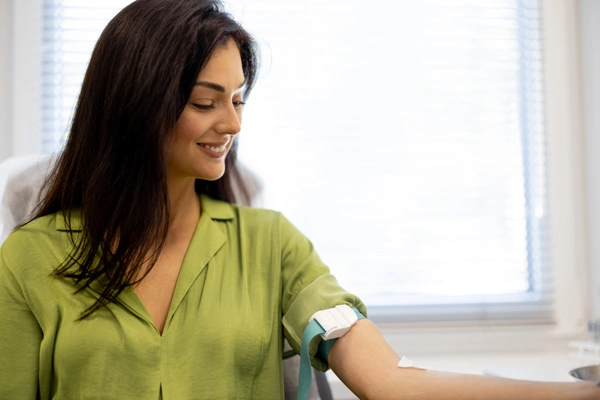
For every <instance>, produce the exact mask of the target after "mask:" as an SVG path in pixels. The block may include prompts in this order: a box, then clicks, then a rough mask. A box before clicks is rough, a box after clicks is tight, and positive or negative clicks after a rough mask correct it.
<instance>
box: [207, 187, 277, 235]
mask: <svg viewBox="0 0 600 400" xmlns="http://www.w3.org/2000/svg"><path fill="white" fill-rule="evenodd" d="M201 204H202V210H203V212H206V213H207V214H208V215H209V216H210V217H211V218H212V219H213V220H222V221H230V222H231V223H234V224H236V225H239V226H240V227H242V228H244V229H260V228H268V227H271V228H272V227H277V226H279V224H280V221H281V220H282V219H285V218H284V217H283V216H282V215H281V213H280V212H278V211H275V210H269V209H265V208H254V207H247V206H242V205H239V204H233V203H227V202H225V201H221V200H215V199H213V198H211V197H208V196H206V195H201Z"/></svg>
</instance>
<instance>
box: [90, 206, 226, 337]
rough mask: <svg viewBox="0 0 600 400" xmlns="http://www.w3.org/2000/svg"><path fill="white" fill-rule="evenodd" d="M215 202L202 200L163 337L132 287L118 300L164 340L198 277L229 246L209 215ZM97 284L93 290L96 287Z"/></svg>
mask: <svg viewBox="0 0 600 400" xmlns="http://www.w3.org/2000/svg"><path fill="white" fill-rule="evenodd" d="M211 202H212V199H210V198H207V197H204V196H200V204H201V214H200V218H199V219H198V223H197V224H196V228H195V230H194V233H193V234H192V238H191V240H190V243H189V245H188V248H187V250H186V252H185V255H184V257H183V261H182V263H181V268H180V270H179V274H178V276H177V282H176V284H175V289H174V291H173V297H172V298H171V304H170V305H169V312H168V313H167V318H166V320H165V325H164V327H163V331H162V334H161V332H160V331H159V330H158V328H157V326H156V324H155V322H154V320H153V318H152V316H151V315H150V313H149V312H148V310H147V309H146V306H145V305H144V303H143V302H142V300H141V299H140V297H139V296H138V295H137V293H136V292H135V289H134V288H133V287H132V286H128V287H126V288H125V289H124V290H123V292H121V294H120V295H119V297H118V301H119V302H120V303H122V304H123V306H125V307H126V308H128V309H129V310H130V311H131V312H133V313H134V314H136V315H137V316H138V317H140V318H142V319H143V320H145V321H146V322H147V323H149V324H150V325H151V326H152V327H153V328H154V330H155V331H156V333H157V334H158V335H160V336H161V337H162V336H165V334H167V332H168V329H169V325H170V323H171V320H172V318H173V315H174V314H175V312H176V311H177V309H178V308H179V306H180V305H181V302H182V301H183V299H184V298H185V296H186V294H187V293H188V291H189V290H190V288H191V287H192V285H193V284H194V282H195V281H196V279H197V278H198V276H199V275H200V274H201V273H202V271H203V270H204V269H205V268H206V267H207V265H208V263H209V261H210V259H211V258H213V256H214V255H215V254H216V253H217V251H219V249H220V248H221V247H222V246H223V245H224V244H225V242H226V239H227V238H226V235H225V234H224V233H223V232H222V230H221V229H220V228H219V226H218V222H215V221H214V220H213V217H211V215H210V213H209V212H207V208H206V206H209V203H211ZM95 283H97V281H95V282H93V284H95ZM93 284H92V285H90V286H96V285H93ZM92 289H94V288H92ZM94 290H96V289H94ZM96 291H97V290H96Z"/></svg>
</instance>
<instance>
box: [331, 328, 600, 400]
mask: <svg viewBox="0 0 600 400" xmlns="http://www.w3.org/2000/svg"><path fill="white" fill-rule="evenodd" d="M328 361H329V365H330V366H331V369H332V370H333V371H334V372H335V373H336V375H337V376H338V377H339V378H340V379H341V380H342V381H343V382H344V383H345V384H346V386H348V388H350V390H352V391H353V392H354V393H355V394H356V395H357V396H358V397H359V398H361V399H410V400H419V399H436V400H455V399H456V400H468V399H487V400H496V399H497V400H506V399H511V400H517V399H523V400H525V399H527V400H536V399H540V400H542V399H543V400H552V399H561V400H570V399H573V400H576V399H582V400H583V399H599V400H600V387H598V385H597V384H596V383H593V382H572V383H559V382H556V383H554V382H534V381H522V380H515V379H506V378H498V377H491V376H482V375H468V374H455V373H448V372H439V371H429V370H426V369H420V368H399V367H398V366H397V365H398V362H399V361H400V358H399V357H398V356H397V355H396V353H395V352H394V350H392V348H391V347H390V346H389V345H388V344H387V342H386V341H385V340H384V338H383V336H382V335H381V333H380V332H379V330H378V329H377V327H376V326H375V325H374V324H373V323H372V322H371V321H369V320H366V319H365V320H361V321H358V323H357V324H356V325H355V326H354V327H352V329H350V331H348V333H346V335H344V336H343V337H341V338H340V339H338V340H337V341H336V343H335V344H334V345H333V347H332V349H331V351H330V353H329V360H328Z"/></svg>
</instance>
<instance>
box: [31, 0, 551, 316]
mask: <svg viewBox="0 0 600 400" xmlns="http://www.w3.org/2000/svg"><path fill="white" fill-rule="evenodd" d="M128 3H129V1H106V0H103V1H86V2H80V1H76V0H46V1H45V8H44V13H45V16H44V21H45V27H44V28H45V29H44V33H45V39H44V46H45V52H44V75H43V76H44V92H43V96H44V116H45V119H44V137H45V139H44V148H45V149H46V151H52V150H54V149H57V148H58V147H59V146H60V143H61V138H62V137H63V134H64V132H65V131H66V126H67V125H68V121H69V119H70V117H71V113H72V109H73V106H74V101H75V98H76V96H77V93H78V90H79V85H80V82H81V79H82V77H83V74H84V72H85V67H86V64H87V61H88V60H89V55H90V52H91V49H92V47H93V44H94V43H95V41H96V40H97V38H98V36H99V34H100V32H101V30H102V28H103V27H104V26H105V25H106V23H107V22H108V20H109V19H110V18H111V17H112V16H113V15H114V14H115V13H116V12H117V11H118V10H119V9H120V8H121V7H123V6H124V5H126V4H128ZM228 8H229V9H230V10H231V12H232V14H234V16H235V17H236V19H238V20H240V21H241V22H242V24H243V25H244V27H246V29H248V30H249V31H250V32H251V33H253V34H254V36H255V37H256V38H257V39H258V41H259V43H260V44H261V49H262V53H263V67H262V71H261V75H260V78H259V80H258V84H257V86H256V88H255V90H254V92H253V93H252V96H251V98H250V101H249V103H248V105H247V106H246V110H245V114H244V128H243V131H242V133H241V135H240V138H239V139H240V157H241V159H242V161H243V162H244V163H245V164H246V165H248V166H249V167H250V168H251V169H252V170H254V171H255V172H256V174H257V175H258V176H259V177H260V178H261V180H262V181H263V184H264V188H265V191H264V193H263V204H264V206H266V207H269V208H275V209H279V210H282V211H283V212H284V213H285V214H286V215H287V216H288V217H289V218H290V219H291V220H292V221H293V222H294V223H295V224H296V225H297V226H298V227H299V228H300V229H301V230H302V231H303V232H304V233H305V234H306V235H307V236H308V237H309V238H310V239H311V240H312V241H313V242H314V244H315V246H316V248H317V250H318V251H319V253H320V255H321V257H322V258H323V260H324V261H325V262H326V263H327V264H328V265H329V266H330V267H331V269H332V271H333V273H334V274H335V275H336V277H337V278H338V280H339V281H340V282H341V283H342V285H343V286H344V287H346V288H347V289H348V290H350V291H352V292H355V293H357V294H358V295H360V296H361V297H362V298H363V300H364V301H365V302H366V303H367V305H368V306H369V307H370V313H371V314H370V315H371V316H375V317H376V318H379V319H380V320H386V319H393V320H395V321H422V320H454V319H460V320H465V319H469V320H498V319H500V320H506V319H510V320H518V319H527V320H529V321H531V320H539V321H548V320H550V319H551V318H552V284H551V282H552V280H551V274H550V268H549V261H550V260H549V259H548V247H547V228H548V227H547V213H548V210H547V208H546V191H545V187H546V182H545V157H544V152H545V150H544V120H543V80H542V78H543V77H542V75H543V74H542V71H543V70H542V67H543V62H542V61H543V60H542V58H541V48H542V38H541V37H540V24H541V21H540V10H539V4H538V2H537V1H533V0H522V1H517V0H493V1H491V0H490V1H486V0H478V1H474V0H471V1H468V0H455V1H446V0H443V1H442V0H438V1H435V0H426V1H420V2H413V1H393V2H392V1H382V0H379V1H371V2H369V3H368V5H367V4H366V3H365V2H362V1H357V0H345V1H341V0H327V1H325V0H320V1H318V2H317V1H296V2H282V1H276V0H262V1H261V0H243V1H242V0H233V1H230V2H229V3H228Z"/></svg>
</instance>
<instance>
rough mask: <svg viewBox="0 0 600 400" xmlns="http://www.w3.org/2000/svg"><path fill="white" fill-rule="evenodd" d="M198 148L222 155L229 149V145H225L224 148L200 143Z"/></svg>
mask: <svg viewBox="0 0 600 400" xmlns="http://www.w3.org/2000/svg"><path fill="white" fill-rule="evenodd" d="M198 146H200V147H204V148H205V149H208V150H210V151H212V152H215V153H222V152H224V151H225V149H226V148H227V144H224V145H222V146H211V145H208V144H203V143H198Z"/></svg>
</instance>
